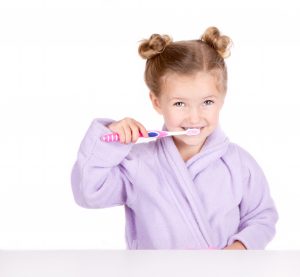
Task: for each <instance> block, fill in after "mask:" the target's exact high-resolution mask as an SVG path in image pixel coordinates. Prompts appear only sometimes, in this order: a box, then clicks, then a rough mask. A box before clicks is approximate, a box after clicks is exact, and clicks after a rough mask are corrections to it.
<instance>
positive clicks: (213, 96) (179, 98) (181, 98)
mask: <svg viewBox="0 0 300 277" xmlns="http://www.w3.org/2000/svg"><path fill="white" fill-rule="evenodd" d="M206 98H216V96H215V95H208V96H205V97H203V98H202V99H206ZM175 99H178V100H189V99H188V98H184V97H177V96H175V97H171V98H169V100H175Z"/></svg>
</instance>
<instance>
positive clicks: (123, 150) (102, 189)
mask: <svg viewBox="0 0 300 277" xmlns="http://www.w3.org/2000/svg"><path fill="white" fill-rule="evenodd" d="M111 122H113V121H112V120H109V119H95V120H94V121H93V122H92V124H91V126H90V127H89V129H88V131H87V133H86V135H85V137H84V139H83V140H82V142H81V144H80V148H79V151H78V156H77V161H76V162H75V164H74V166H73V168H72V174H71V184H72V190H73V195H74V199H75V201H76V202H77V204H78V205H80V206H83V207H86V208H104V207H110V206H115V205H122V204H125V203H126V202H128V201H130V200H131V199H132V198H133V191H132V190H131V187H132V186H131V182H130V176H129V175H130V174H129V173H128V171H127V169H128V168H130V167H132V168H134V167H136V166H137V161H135V160H131V159H128V158H127V156H128V154H129V152H130V150H131V148H132V144H126V145H125V144H120V143H106V142H102V141H101V140H100V139H99V138H100V136H101V135H103V134H106V133H108V132H110V130H109V129H108V128H107V127H106V126H107V125H108V124H110V123H111Z"/></svg>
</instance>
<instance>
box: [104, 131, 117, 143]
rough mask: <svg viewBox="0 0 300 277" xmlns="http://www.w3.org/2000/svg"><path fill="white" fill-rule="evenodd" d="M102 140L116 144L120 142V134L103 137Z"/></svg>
mask: <svg viewBox="0 0 300 277" xmlns="http://www.w3.org/2000/svg"><path fill="white" fill-rule="evenodd" d="M100 139H101V140H102V141H105V142H116V141H119V140H120V137H119V134H118V133H111V134H106V135H103V136H101V138H100Z"/></svg>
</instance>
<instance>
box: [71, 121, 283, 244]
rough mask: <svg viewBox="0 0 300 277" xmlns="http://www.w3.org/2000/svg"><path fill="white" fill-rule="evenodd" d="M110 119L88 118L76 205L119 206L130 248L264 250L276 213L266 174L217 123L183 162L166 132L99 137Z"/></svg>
mask: <svg viewBox="0 0 300 277" xmlns="http://www.w3.org/2000/svg"><path fill="white" fill-rule="evenodd" d="M113 121H114V120H111V119H105V118H102V119H99V118H98V119H95V120H93V122H92V124H91V126H90V127H89V129H88V131H87V133H86V135H85V137H84V139H83V141H82V142H81V144H80V148H79V151H78V157H77V161H76V162H75V164H74V166H73V169H72V176H71V183H72V189H73V194H74V198H75V201H76V202H77V203H78V204H79V205H80V206H82V207H86V208H106V207H112V206H117V205H124V207H125V215H126V242H127V248H128V249H207V248H210V247H213V248H224V247H226V246H227V245H230V244H231V243H233V242H234V241H235V240H239V241H241V242H242V243H243V244H244V245H245V246H246V247H247V249H263V248H265V246H266V245H267V243H268V242H269V241H270V240H271V239H272V238H273V236H274V234H275V224H276V222H277V219H278V214H277V211H276V208H275V206H274V203H273V200H272V198H271V196H270V191H269V188H268V183H267V180H266V178H265V176H264V174H263V172H262V170H261V168H260V167H259V165H258V164H257V162H256V161H255V160H254V159H253V157H252V156H251V155H250V154H249V153H248V152H246V151H245V150H243V149H242V148H241V147H239V146H238V145H236V144H234V143H231V142H229V140H228V138H227V137H226V136H225V134H224V133H223V131H222V130H221V128H220V126H219V127H218V128H216V130H215V131H214V132H213V133H212V134H211V135H210V136H209V137H208V138H207V139H206V142H205V144H204V146H203V148H202V150H201V151H200V152H199V153H198V154H196V155H195V156H193V157H192V158H190V159H189V160H188V161H186V162H185V161H184V160H183V159H182V157H181V156H180V153H179V152H178V150H177V148H176V146H175V144H174V141H173V138H172V137H166V138H162V139H158V140H156V141H152V142H148V143H141V144H132V143H130V144H120V143H106V142H102V141H101V140H100V139H99V138H100V136H101V135H103V134H106V133H109V132H111V131H110V130H109V129H108V128H107V127H106V126H107V125H108V124H110V123H111V122H113ZM163 129H164V130H165V126H164V127H163Z"/></svg>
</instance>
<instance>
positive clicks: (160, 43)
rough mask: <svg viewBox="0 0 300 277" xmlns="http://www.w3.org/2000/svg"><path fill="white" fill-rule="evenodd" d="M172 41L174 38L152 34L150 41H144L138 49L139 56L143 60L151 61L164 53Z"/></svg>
mask: <svg viewBox="0 0 300 277" xmlns="http://www.w3.org/2000/svg"><path fill="white" fill-rule="evenodd" d="M172 41H173V40H172V38H171V37H170V36H168V35H159V34H152V35H151V37H150V38H149V39H144V40H142V42H141V44H140V46H139V49H138V51H139V54H140V56H141V57H142V58H143V59H151V58H152V57H154V56H156V55H157V54H159V53H162V52H163V51H164V50H165V48H166V46H167V45H168V44H170V43H171V42H172Z"/></svg>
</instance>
